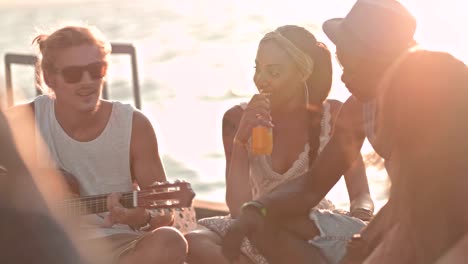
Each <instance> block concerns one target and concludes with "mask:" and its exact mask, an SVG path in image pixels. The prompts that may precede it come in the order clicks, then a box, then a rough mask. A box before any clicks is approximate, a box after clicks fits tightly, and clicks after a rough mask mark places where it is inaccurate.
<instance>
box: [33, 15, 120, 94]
mask: <svg viewBox="0 0 468 264" xmlns="http://www.w3.org/2000/svg"><path fill="white" fill-rule="evenodd" d="M32 44H33V45H37V46H38V47H39V54H38V55H39V56H38V62H37V65H36V70H37V71H36V81H37V83H38V88H39V89H43V87H42V85H41V84H42V79H41V77H42V73H43V72H44V73H50V72H54V71H55V65H54V64H55V61H56V59H57V54H58V52H60V51H61V50H64V49H66V48H70V47H75V46H79V45H83V44H89V45H95V46H97V47H98V48H99V50H100V52H101V54H102V55H103V56H104V57H107V55H109V54H110V53H111V50H112V48H111V44H110V42H109V41H108V40H107V39H106V37H104V35H103V34H102V32H101V31H100V30H99V29H98V28H96V27H95V26H87V25H83V24H68V25H66V26H63V27H61V28H59V29H56V30H53V31H51V33H42V34H39V35H38V36H36V37H35V38H34V39H33V41H32Z"/></svg>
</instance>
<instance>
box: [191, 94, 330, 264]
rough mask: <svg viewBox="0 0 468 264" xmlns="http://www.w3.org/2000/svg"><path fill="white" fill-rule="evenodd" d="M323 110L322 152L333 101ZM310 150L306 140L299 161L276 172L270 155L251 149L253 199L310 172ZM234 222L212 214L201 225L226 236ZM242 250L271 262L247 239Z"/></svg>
mask: <svg viewBox="0 0 468 264" xmlns="http://www.w3.org/2000/svg"><path fill="white" fill-rule="evenodd" d="M241 107H243V108H244V107H245V106H244V105H241ZM323 110H324V111H323V117H322V121H321V135H320V147H319V150H318V151H319V152H320V151H322V149H323V148H324V147H325V145H326V144H327V143H328V141H329V140H330V135H331V113H330V104H329V103H328V102H325V103H324V104H323ZM248 149H250V148H248ZM309 149H310V147H309V143H306V144H305V146H304V151H303V152H301V153H300V154H299V156H298V158H297V160H296V161H295V162H294V163H293V164H292V165H291V167H290V168H289V169H288V170H287V171H286V172H285V173H283V174H280V173H277V172H275V171H274V170H273V169H272V166H271V156H270V155H254V154H251V153H250V150H249V165H250V169H249V181H250V186H251V190H252V198H253V199H257V198H259V197H260V196H263V195H265V194H267V193H269V192H271V191H272V190H273V189H275V188H276V187H277V186H279V185H281V184H284V183H285V182H287V181H290V180H292V179H295V178H297V177H299V176H301V175H303V174H304V173H305V172H307V170H308V168H309V155H308V154H309ZM316 208H319V209H329V210H333V209H334V205H333V204H332V203H331V202H330V201H328V200H326V199H323V200H322V201H321V202H320V203H319V205H318V206H317V207H316ZM232 221H233V219H232V218H231V217H230V216H223V217H211V218H205V219H201V220H199V224H200V225H203V226H205V227H207V228H208V229H210V230H212V231H214V232H216V233H217V234H219V235H220V236H224V235H225V234H226V232H227V230H228V228H229V226H230V225H231V223H232ZM241 250H242V252H243V254H245V255H246V256H247V257H249V258H250V260H251V261H253V263H255V264H260V263H262V264H263V263H265V264H266V263H268V262H267V260H266V259H265V258H264V257H263V256H262V255H261V254H260V253H259V252H258V251H257V250H256V249H255V247H253V246H252V245H251V243H250V241H249V240H248V239H244V241H243V243H242V246H241Z"/></svg>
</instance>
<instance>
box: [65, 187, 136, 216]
mask: <svg viewBox="0 0 468 264" xmlns="http://www.w3.org/2000/svg"><path fill="white" fill-rule="evenodd" d="M107 196H108V194H103V195H93V196H89V197H86V196H84V197H80V198H74V199H67V200H65V201H63V203H62V204H61V207H62V209H63V212H64V213H65V214H67V215H72V216H79V215H85V214H99V213H103V212H107ZM120 203H121V204H122V205H123V206H124V207H125V208H133V207H134V206H133V193H132V192H128V193H123V194H122V199H121V200H120Z"/></svg>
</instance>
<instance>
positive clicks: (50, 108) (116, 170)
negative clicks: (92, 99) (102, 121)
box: [34, 95, 134, 196]
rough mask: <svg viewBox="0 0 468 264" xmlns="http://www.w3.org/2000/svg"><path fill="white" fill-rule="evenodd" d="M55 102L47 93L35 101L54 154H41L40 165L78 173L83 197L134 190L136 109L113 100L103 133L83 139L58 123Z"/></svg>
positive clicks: (41, 127) (43, 129)
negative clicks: (132, 154) (132, 164)
mask: <svg viewBox="0 0 468 264" xmlns="http://www.w3.org/2000/svg"><path fill="white" fill-rule="evenodd" d="M54 102H55V100H54V99H53V98H51V97H49V96H47V95H43V96H39V97H37V98H36V99H35V100H34V111H35V117H36V124H37V126H38V128H39V131H40V133H41V135H42V137H43V140H44V141H45V143H46V145H47V146H48V151H49V153H50V155H51V157H40V156H39V155H38V161H39V166H42V167H50V166H51V165H54V164H55V165H56V166H57V167H59V168H62V169H64V170H66V171H68V172H69V173H71V174H72V175H74V176H75V177H76V179H77V180H78V182H79V184H80V195H82V196H84V195H97V194H104V193H111V192H125V191H131V190H132V179H131V171H130V141H131V135H132V120H133V111H134V108H133V107H132V106H130V105H127V104H122V103H119V102H112V113H111V115H110V118H109V121H108V122H107V125H106V127H105V128H104V130H103V131H102V133H101V134H100V135H99V136H98V137H97V138H95V139H94V140H91V141H88V142H79V141H76V140H74V139H73V138H71V137H70V136H68V135H67V134H66V132H65V131H64V130H63V129H62V127H61V126H60V124H59V123H58V121H57V119H56V118H55V107H54V106H55V103H54ZM37 145H38V146H39V145H40V144H37ZM38 153H44V152H38Z"/></svg>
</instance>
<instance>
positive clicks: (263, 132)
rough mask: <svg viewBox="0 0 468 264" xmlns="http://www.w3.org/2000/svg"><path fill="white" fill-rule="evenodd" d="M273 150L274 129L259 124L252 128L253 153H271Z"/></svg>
mask: <svg viewBox="0 0 468 264" xmlns="http://www.w3.org/2000/svg"><path fill="white" fill-rule="evenodd" d="M272 150H273V133H272V129H271V128H269V127H264V126H257V127H254V128H253V129H252V153H253V154H257V155H270V154H271V152H272Z"/></svg>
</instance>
